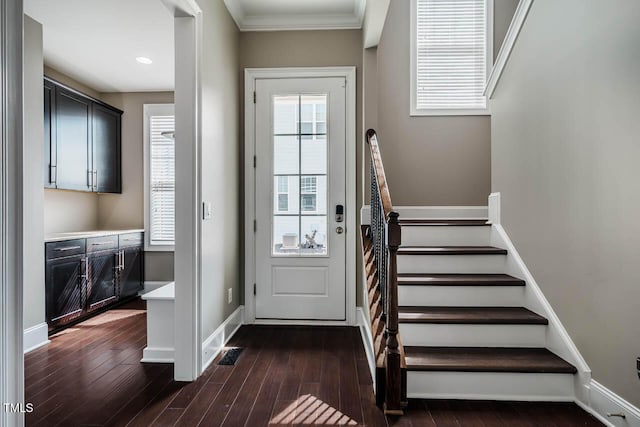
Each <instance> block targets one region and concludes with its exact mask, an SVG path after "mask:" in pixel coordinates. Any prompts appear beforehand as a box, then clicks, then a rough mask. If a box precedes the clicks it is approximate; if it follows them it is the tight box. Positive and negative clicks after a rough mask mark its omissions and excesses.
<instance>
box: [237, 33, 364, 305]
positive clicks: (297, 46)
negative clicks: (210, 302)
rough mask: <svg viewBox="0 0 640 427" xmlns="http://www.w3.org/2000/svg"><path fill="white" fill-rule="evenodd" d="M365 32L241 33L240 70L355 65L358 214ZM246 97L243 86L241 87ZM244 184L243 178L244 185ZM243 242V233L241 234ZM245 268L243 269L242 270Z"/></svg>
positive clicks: (360, 180) (360, 182)
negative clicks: (363, 40)
mask: <svg viewBox="0 0 640 427" xmlns="http://www.w3.org/2000/svg"><path fill="white" fill-rule="evenodd" d="M362 61H363V50H362V31H360V30H336V31H272V32H243V33H241V34H240V70H241V71H242V72H244V69H245V68H267V67H330V66H355V67H356V130H357V132H356V162H357V165H356V171H352V172H351V173H355V174H356V189H357V191H356V192H357V194H356V200H357V214H358V216H359V214H360V208H361V206H362V199H363V194H362V185H363V181H362V155H363V145H364V142H363V139H362V138H363V136H362V96H363V95H362ZM241 91H242V97H241V101H242V100H244V86H242V88H241ZM242 111H243V114H242V116H241V132H242V138H243V139H242V143H241V146H242V147H244V103H243V104H242ZM242 185H244V180H243V184H242ZM241 236H242V240H243V241H244V233H242V234H241ZM359 247H360V241H359V239H358V255H357V257H356V259H357V263H358V267H357V270H356V271H357V273H358V277H357V283H361V279H360V274H361V267H360V265H361V263H362V260H361V258H362V257H361V256H360V249H359ZM243 271H244V270H243ZM356 298H357V304H358V305H362V290H361V289H360V286H358V287H357V295H356Z"/></svg>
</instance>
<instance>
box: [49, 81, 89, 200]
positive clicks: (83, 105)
mask: <svg viewBox="0 0 640 427" xmlns="http://www.w3.org/2000/svg"><path fill="white" fill-rule="evenodd" d="M55 98H56V100H55V104H56V113H55V121H56V134H55V135H56V138H55V141H56V156H57V163H56V180H55V181H56V188H62V189H65V190H83V191H91V179H92V177H91V164H90V159H91V157H90V155H91V153H90V151H91V144H89V137H90V132H91V101H90V100H88V99H86V98H84V97H82V96H80V95H77V94H75V93H73V92H71V91H68V90H65V89H63V88H61V87H57V88H56V91H55Z"/></svg>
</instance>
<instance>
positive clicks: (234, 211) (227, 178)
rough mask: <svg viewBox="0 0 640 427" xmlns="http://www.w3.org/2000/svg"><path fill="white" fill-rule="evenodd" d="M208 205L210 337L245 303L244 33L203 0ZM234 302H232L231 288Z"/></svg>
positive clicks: (204, 241)
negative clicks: (242, 257)
mask: <svg viewBox="0 0 640 427" xmlns="http://www.w3.org/2000/svg"><path fill="white" fill-rule="evenodd" d="M198 3H199V4H200V6H201V7H202V9H203V17H204V25H203V26H204V34H203V36H204V41H205V42H204V45H203V47H202V94H203V97H202V157H201V165H202V168H201V191H202V198H203V200H206V201H210V202H212V207H213V218H212V219H211V220H209V221H203V222H202V228H201V233H202V235H201V256H202V258H201V259H202V265H201V280H202V294H201V304H202V318H201V322H202V338H203V339H206V338H207V337H209V336H210V335H211V334H212V333H213V332H214V331H215V330H216V328H217V327H218V326H219V325H220V324H221V323H222V322H223V321H224V320H225V319H226V318H227V317H228V316H229V315H230V314H231V313H233V311H234V310H235V309H236V308H237V307H238V305H239V302H240V244H239V241H240V239H239V238H238V236H240V227H241V223H240V218H241V211H240V199H241V197H242V194H243V192H242V191H241V190H240V163H241V161H240V135H239V127H240V123H239V117H240V104H239V103H240V101H239V98H240V96H239V90H240V84H241V80H240V72H239V70H240V66H239V59H238V52H239V34H240V33H239V31H238V29H237V27H236V24H235V22H234V21H233V19H232V18H231V16H230V15H229V12H227V9H226V7H225V6H224V3H223V2H222V0H201V1H199V2H198ZM229 288H231V289H232V290H233V295H234V298H233V302H232V303H231V304H228V303H227V289H229Z"/></svg>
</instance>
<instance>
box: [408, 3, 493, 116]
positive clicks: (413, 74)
mask: <svg viewBox="0 0 640 427" xmlns="http://www.w3.org/2000/svg"><path fill="white" fill-rule="evenodd" d="M410 1H411V12H410V20H409V27H410V36H409V45H410V54H409V56H410V57H411V66H410V79H409V81H410V84H409V90H410V95H409V102H410V105H409V116H412V117H413V116H417V117H420V116H490V115H491V108H490V106H489V97H487V99H486V108H474V109H442V110H436V109H429V110H427V109H418V108H416V103H417V98H416V86H417V81H416V80H417V78H418V73H417V69H416V67H417V64H416V49H417V46H416V39H417V13H416V12H417V6H418V3H417V1H418V0H410ZM486 1H487V12H486V13H487V28H486V41H487V51H486V68H487V70H486V73H487V76H489V75H490V71H491V64H492V63H493V10H494V6H493V2H494V0H486ZM487 78H488V77H487Z"/></svg>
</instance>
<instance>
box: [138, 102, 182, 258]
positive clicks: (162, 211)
mask: <svg viewBox="0 0 640 427" xmlns="http://www.w3.org/2000/svg"><path fill="white" fill-rule="evenodd" d="M145 107H157V108H148V109H146V110H145V111H146V113H147V114H146V123H147V126H148V129H147V135H148V144H149V145H148V147H147V153H148V154H147V165H148V175H147V177H146V178H147V197H148V218H147V220H148V221H147V230H146V231H147V234H148V245H149V246H173V245H174V242H175V201H176V197H175V193H176V191H175V190H176V187H175V140H174V138H173V137H172V134H173V132H174V129H175V119H174V116H173V111H172V110H173V105H169V106H164V105H163V106H155V105H154V106H145ZM167 113H171V114H167ZM163 133H165V135H163ZM168 133H169V134H170V135H171V137H169V135H168Z"/></svg>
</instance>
